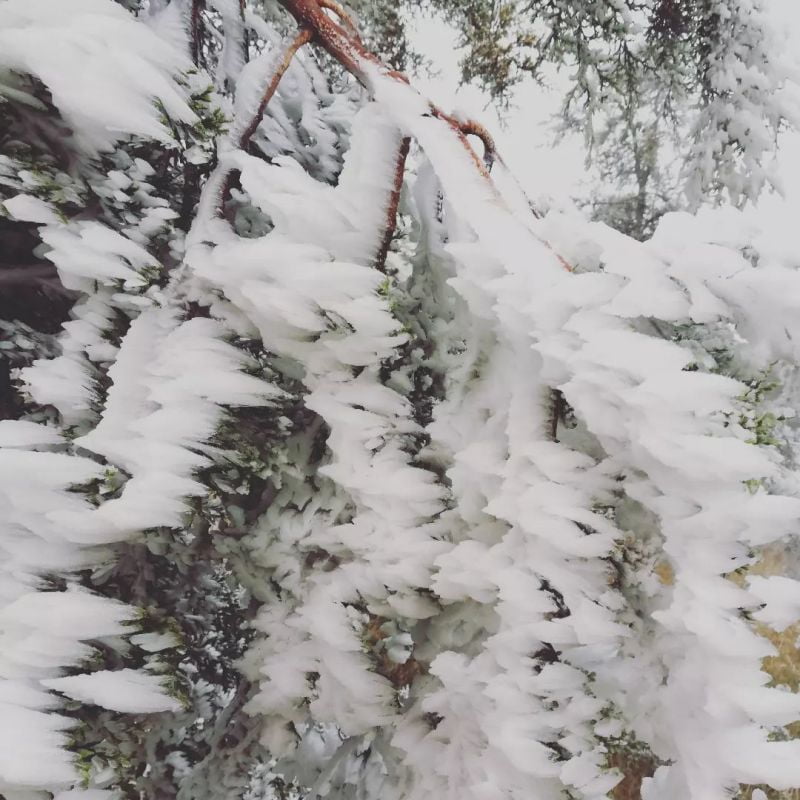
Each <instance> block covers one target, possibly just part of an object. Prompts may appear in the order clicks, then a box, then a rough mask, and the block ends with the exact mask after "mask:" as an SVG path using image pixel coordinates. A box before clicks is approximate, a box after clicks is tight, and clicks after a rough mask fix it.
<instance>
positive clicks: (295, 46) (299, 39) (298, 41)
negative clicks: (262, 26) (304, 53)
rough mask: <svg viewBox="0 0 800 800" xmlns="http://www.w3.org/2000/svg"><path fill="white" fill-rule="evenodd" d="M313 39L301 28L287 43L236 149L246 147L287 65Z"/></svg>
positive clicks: (311, 35)
mask: <svg viewBox="0 0 800 800" xmlns="http://www.w3.org/2000/svg"><path fill="white" fill-rule="evenodd" d="M313 38H314V34H313V33H312V31H310V30H309V29H308V28H302V29H301V30H300V31H299V32H298V33H297V35H296V36H295V37H294V39H292V41H291V42H289V44H288V45H287V47H286V49H285V50H284V53H283V57H282V58H281V60H280V63H279V64H278V67H277V69H276V70H275V74H274V75H273V76H272V80H271V81H270V82H269V83H268V84H267V86H266V88H265V89H264V94H263V95H262V96H261V102H260V103H259V104H258V110H257V111H256V113H255V114H254V115H253V118H252V119H251V120H250V124H249V125H248V126H247V127H246V128H245V129H244V131H243V132H242V135H241V136H240V137H239V140H238V142H237V143H236V144H237V147H239V148H240V149H242V150H243V149H244V148H245V147H246V146H247V143H248V142H249V141H250V139H251V137H252V136H253V134H254V133H255V132H256V129H257V128H258V126H259V125H260V124H261V120H262V118H263V117H264V112H265V111H266V109H267V103H269V101H270V100H271V99H272V96H273V95H274V94H275V91H276V89H277V88H278V84H279V83H280V82H281V78H282V77H283V76H284V74H285V73H286V70H287V69H289V65H290V64H291V63H292V59H293V58H294V56H295V53H296V52H297V51H298V50H299V49H300V48H301V47H302V46H303V45H304V44H307V43H308V42H310V41H311V39H313Z"/></svg>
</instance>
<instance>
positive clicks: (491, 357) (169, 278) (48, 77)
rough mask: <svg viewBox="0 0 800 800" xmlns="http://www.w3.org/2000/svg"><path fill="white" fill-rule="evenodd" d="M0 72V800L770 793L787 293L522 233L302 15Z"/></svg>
mask: <svg viewBox="0 0 800 800" xmlns="http://www.w3.org/2000/svg"><path fill="white" fill-rule="evenodd" d="M56 44H58V46H56ZM0 70H2V71H1V72H0V93H1V94H2V97H3V98H4V101H3V105H2V109H3V126H4V127H3V138H2V139H0V143H2V146H3V157H2V158H3V160H2V162H0V165H2V183H0V190H1V191H2V208H3V213H4V214H5V217H4V221H3V228H2V232H3V233H2V235H3V236H4V237H5V236H9V237H12V238H11V241H12V242H14V241H19V242H20V244H19V245H18V246H19V249H20V251H21V252H22V255H21V256H20V258H19V261H18V262H15V265H9V264H4V265H3V266H2V269H1V270H0V276H5V282H6V283H7V284H13V285H15V286H24V287H30V286H36V285H38V283H39V282H41V281H42V280H47V281H52V284H53V291H54V292H55V293H57V294H58V296H59V298H60V299H59V302H69V301H71V300H72V299H73V298H74V300H75V303H74V305H73V306H72V309H71V312H70V320H69V321H68V322H67V323H65V325H64V326H63V330H62V331H61V332H60V333H59V334H58V336H57V340H56V341H53V339H52V337H50V336H49V335H48V334H47V333H46V332H45V333H43V334H41V335H39V334H36V333H35V331H34V332H33V333H31V332H30V331H29V328H27V327H24V326H25V325H27V323H24V322H21V321H19V320H17V319H16V318H13V319H9V320H8V321H4V322H3V325H4V326H7V327H3V328H2V330H3V331H6V330H8V331H9V333H10V335H9V337H8V339H9V341H11V342H12V346H11V347H4V351H8V352H10V353H11V357H10V358H9V359H8V361H9V379H10V380H13V381H15V382H16V388H17V393H16V394H15V395H14V397H13V402H11V403H10V404H9V409H10V410H9V411H8V413H6V417H7V419H5V420H3V421H2V422H0V474H1V477H0V503H2V507H3V509H4V513H3V515H2V518H1V520H0V556H2V557H1V558H0V712H2V713H0V742H2V743H3V747H2V748H0V794H1V795H2V797H3V798H5V800H30V798H32V797H35V798H37V800H38V799H39V798H42V799H43V800H49V799H50V798H55V800H76V799H77V798H84V800H115V798H139V799H141V798H155V797H157V798H179V800H201V798H208V800H234V798H237V800H238V798H248V800H255V798H259V799H261V798H270V797H279V798H283V799H284V800H286V799H288V798H292V799H294V798H309V800H310V798H316V797H321V796H324V797H329V798H342V800H344V798H354V799H355V798H364V799H365V800H376V799H377V798H381V800H392V798H396V800H401V798H402V800H423V798H426V799H427V798H430V797H443V798H459V800H462V798H466V799H467V800H479V799H480V800H486V799H487V798H492V799H494V798H498V800H499V798H503V799H505V798H509V799H510V800H517V798H519V800H522V798H526V799H527V798H530V797H532V796H535V797H540V798H545V799H546V800H550V798H553V800H556V798H558V799H559V800H561V799H562V798H581V799H582V800H583V799H585V800H589V798H592V799H595V798H604V797H611V798H614V800H623V799H625V798H631V797H633V798H639V797H640V798H643V800H667V799H668V798H669V800H672V798H675V797H692V798H695V797H696V798H720V799H721V798H727V797H730V796H732V795H733V796H738V797H739V798H742V799H743V800H751V799H752V798H763V796H764V794H765V793H766V794H767V796H768V797H771V798H774V797H781V796H787V795H781V792H785V791H788V790H791V789H792V788H795V787H799V786H800V768H798V764H800V760H799V759H798V756H800V741H798V740H797V739H796V738H795V737H796V735H797V730H796V721H797V719H798V718H800V698H798V694H797V688H798V676H797V672H796V665H797V663H798V653H797V650H796V646H795V641H796V634H797V620H798V617H799V615H798V607H799V606H800V591H798V583H797V581H796V580H794V576H795V575H796V574H797V563H796V559H797V553H796V545H795V544H794V542H795V540H796V534H797V528H798V524H799V523H800V499H799V498H798V487H797V480H796V477H795V472H796V466H795V462H796V457H797V456H796V453H797V422H796V419H795V416H794V413H795V412H794V411H793V409H794V408H795V407H796V405H797V394H796V392H797V389H796V386H797V364H798V355H800V354H798V353H797V344H796V343H797V342H800V330H798V326H800V319H798V317H797V313H796V310H795V309H794V307H793V298H794V297H796V296H797V291H798V288H800V287H799V286H798V283H800V278H799V277H798V273H797V266H798V262H797V256H796V254H795V253H793V252H785V251H783V250H781V249H779V248H778V247H777V246H776V245H775V243H774V242H773V241H772V240H771V239H769V238H767V237H765V236H764V235H762V234H761V233H760V232H759V231H758V230H757V229H755V228H753V227H752V226H748V224H746V218H745V217H744V216H743V215H742V214H741V213H740V212H738V211H735V210H728V211H726V212H724V213H723V212H721V211H720V212H704V213H701V214H699V215H695V216H692V215H689V214H670V215H667V216H666V217H665V218H664V220H663V221H662V222H661V224H660V225H659V227H658V229H657V231H656V233H655V235H654V236H653V237H652V238H651V239H650V240H649V241H647V242H645V243H640V242H637V241H635V240H634V239H632V238H629V237H628V236H626V235H624V234H623V233H620V232H617V231H614V230H612V229H611V228H609V227H607V226H605V225H603V224H599V223H592V224H589V223H586V222H585V221H583V220H582V219H580V218H577V217H572V216H569V215H564V214H557V213H553V214H549V215H547V216H546V217H544V218H542V217H540V216H539V215H538V214H535V213H532V211H531V208H530V205H529V203H528V201H527V199H526V198H525V197H524V196H523V195H522V193H521V192H520V190H519V188H518V186H517V184H516V182H515V180H514V176H513V172H512V171H511V170H510V168H509V167H508V166H507V165H506V163H505V162H504V161H503V159H502V158H501V157H500V154H499V153H497V152H496V150H495V146H494V143H493V140H492V138H491V136H490V135H489V133H488V132H487V131H485V130H484V129H483V128H482V127H481V126H480V125H478V124H476V123H475V122H474V121H472V120H468V119H463V118H459V117H457V116H453V115H451V114H449V113H447V112H446V111H445V110H443V109H440V108H438V107H437V106H436V105H434V104H432V103H431V102H429V101H428V100H427V99H426V98H424V97H422V96H421V95H420V94H418V93H417V92H416V91H415V90H414V89H413V88H412V86H411V85H410V83H409V82H408V79H407V78H406V77H405V76H404V75H403V74H402V73H399V72H397V71H396V70H395V69H394V68H393V67H392V66H391V65H386V64H384V63H382V62H381V61H380V60H379V58H377V57H376V56H375V55H373V54H372V53H371V51H370V50H369V49H368V48H367V46H366V45H365V44H364V42H363V41H362V39H361V37H360V35H359V33H358V30H357V27H356V25H355V23H354V22H353V20H352V19H351V18H350V17H349V16H348V15H347V13H346V12H345V10H344V9H343V8H342V7H341V6H339V5H338V4H337V3H336V2H334V1H333V0H282V2H281V3H280V4H277V3H276V4H274V5H271V4H262V3H259V4H257V5H256V6H254V7H246V6H244V5H241V4H239V3H238V2H236V1H235V0H213V2H212V1H211V0H209V2H207V3H203V2H199V0H191V1H188V2H184V0H172V2H152V1H151V2H150V3H147V4H144V3H142V4H141V6H140V4H138V3H135V2H129V3H114V2H112V0H74V2H72V3H70V5H69V7H67V6H65V5H62V4H60V3H58V2H55V1H54V0H53V1H49V0H33V1H32V0H5V2H3V3H2V4H0ZM98 97H102V102H98ZM6 231H8V233H6ZM14 237H17V238H14ZM48 263H49V264H52V265H53V269H52V270H50V269H49V268H48V266H47V265H48ZM56 278H57V280H56ZM3 279H4V278H3V277H0V281H3ZM37 291H38V289H37ZM11 308H12V314H13V313H14V311H13V308H14V306H13V304H12V305H11ZM30 330H31V331H33V330H34V329H32V328H31V329H30Z"/></svg>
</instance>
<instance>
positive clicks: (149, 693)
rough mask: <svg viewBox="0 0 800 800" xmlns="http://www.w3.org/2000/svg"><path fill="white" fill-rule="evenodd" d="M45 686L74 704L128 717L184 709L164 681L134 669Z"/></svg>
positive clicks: (54, 680)
mask: <svg viewBox="0 0 800 800" xmlns="http://www.w3.org/2000/svg"><path fill="white" fill-rule="evenodd" d="M42 684H43V685H44V686H47V687H48V688H49V689H55V691H57V692H60V693H61V694H65V695H67V697H71V698H72V699H73V700H80V701H81V702H84V703H90V704H92V705H98V706H102V707H103V708H108V709H110V710H111V711H121V712H123V713H127V714H153V713H157V712H161V711H179V710H180V708H181V704H180V702H178V700H176V699H175V698H174V697H170V696H169V695H168V694H167V692H166V690H165V689H164V687H163V684H162V679H161V678H159V677H158V676H157V675H149V674H147V673H145V672H141V671H138V670H133V669H119V670H114V671H109V670H100V671H99V672H91V673H88V674H84V675H73V676H71V677H68V678H51V679H49V680H44V681H42Z"/></svg>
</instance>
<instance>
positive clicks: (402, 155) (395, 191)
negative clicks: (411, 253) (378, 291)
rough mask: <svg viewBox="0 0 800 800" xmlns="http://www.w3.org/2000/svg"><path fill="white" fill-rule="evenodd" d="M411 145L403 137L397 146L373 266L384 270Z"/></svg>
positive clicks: (409, 141) (395, 225)
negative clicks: (383, 224) (389, 189)
mask: <svg viewBox="0 0 800 800" xmlns="http://www.w3.org/2000/svg"><path fill="white" fill-rule="evenodd" d="M410 145H411V139H409V138H408V137H405V138H404V139H403V140H402V141H401V142H400V147H398V148H397V159H396V161H395V168H394V185H393V186H392V193H391V195H389V205H388V207H387V208H386V229H385V231H384V233H383V241H382V242H381V246H380V248H379V249H378V255H377V257H376V258H375V266H376V267H377V268H378V269H379V270H381V271H384V269H385V267H386V256H387V255H388V254H389V246H390V245H391V243H392V237H393V236H394V232H395V230H396V229H397V206H398V205H399V203H400V192H401V190H402V188H403V175H404V174H405V171H406V158H407V157H408V148H409V147H410Z"/></svg>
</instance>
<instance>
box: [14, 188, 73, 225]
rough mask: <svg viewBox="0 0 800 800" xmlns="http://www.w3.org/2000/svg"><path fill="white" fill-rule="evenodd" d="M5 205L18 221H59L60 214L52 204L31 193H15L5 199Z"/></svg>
mask: <svg viewBox="0 0 800 800" xmlns="http://www.w3.org/2000/svg"><path fill="white" fill-rule="evenodd" d="M3 205H4V206H5V208H6V211H8V213H9V214H11V216H12V217H13V219H15V220H17V221H18V222H42V223H54V222H55V223H57V222H59V218H58V215H57V214H56V213H55V211H54V210H53V208H52V206H50V205H49V204H48V203H45V202H44V201H43V200H40V199H39V198H38V197H32V196H31V195H29V194H18V195H15V196H14V197H11V198H9V199H8V200H4V201H3Z"/></svg>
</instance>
